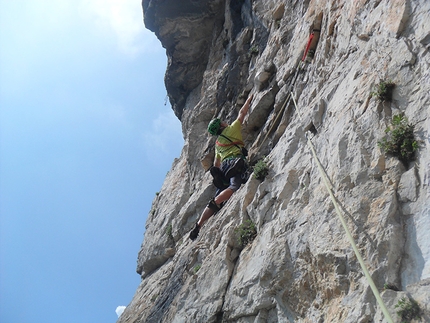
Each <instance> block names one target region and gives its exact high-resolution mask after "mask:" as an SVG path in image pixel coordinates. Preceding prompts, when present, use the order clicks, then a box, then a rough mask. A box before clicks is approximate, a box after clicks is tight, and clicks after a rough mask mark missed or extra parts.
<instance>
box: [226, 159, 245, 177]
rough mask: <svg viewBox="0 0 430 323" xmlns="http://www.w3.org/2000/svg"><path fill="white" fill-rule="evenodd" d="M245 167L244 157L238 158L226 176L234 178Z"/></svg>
mask: <svg viewBox="0 0 430 323" xmlns="http://www.w3.org/2000/svg"><path fill="white" fill-rule="evenodd" d="M244 168H245V160H244V159H243V158H236V159H235V160H234V162H233V163H232V165H231V166H230V167H229V168H228V169H227V170H226V172H225V177H227V178H232V177H235V176H236V175H238V174H240V173H241V172H242V171H243V170H244Z"/></svg>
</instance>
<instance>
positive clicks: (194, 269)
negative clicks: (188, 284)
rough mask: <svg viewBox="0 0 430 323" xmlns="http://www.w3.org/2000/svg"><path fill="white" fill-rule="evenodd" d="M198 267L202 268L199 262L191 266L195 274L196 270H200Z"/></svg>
mask: <svg viewBox="0 0 430 323" xmlns="http://www.w3.org/2000/svg"><path fill="white" fill-rule="evenodd" d="M200 268H202V265H201V264H197V265H195V266H194V268H193V271H194V273H195V274H197V272H198V271H199V270H200Z"/></svg>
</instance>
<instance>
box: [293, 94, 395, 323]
mask: <svg viewBox="0 0 430 323" xmlns="http://www.w3.org/2000/svg"><path fill="white" fill-rule="evenodd" d="M291 97H292V99H293V103H294V107H295V108H296V111H297V114H298V116H299V119H300V121H303V120H302V116H301V113H300V110H299V108H298V107H297V103H296V100H295V99H294V95H293V93H292V92H291ZM305 136H306V140H307V145H308V146H309V149H310V150H311V152H312V156H313V157H314V160H315V162H316V163H317V166H318V170H319V172H320V176H321V178H322V180H323V182H324V185H325V187H326V189H327V191H328V193H329V195H330V199H331V201H332V202H333V205H334V208H335V210H336V213H337V215H338V217H339V220H340V222H341V223H342V226H343V228H344V230H345V233H346V236H347V238H348V240H349V243H350V244H351V246H352V249H353V250H354V253H355V256H356V257H357V259H358V262H359V263H360V266H361V269H362V270H363V273H364V276H365V277H366V279H367V282H368V283H369V285H370V288H371V289H372V292H373V295H375V298H376V301H377V302H378V304H379V306H380V307H381V310H382V313H383V314H384V316H385V319H386V320H387V322H389V323H393V319H392V318H391V316H390V313H389V312H388V310H387V307H386V306H385V304H384V301H383V300H382V298H381V295H379V291H378V288H377V287H376V285H375V282H374V281H373V279H372V277H371V276H370V273H369V271H368V269H367V266H366V264H365V263H364V260H363V258H362V257H361V254H360V252H359V250H358V248H357V245H356V244H355V241H354V238H353V237H352V234H351V232H350V231H349V229H348V226H347V225H346V221H345V218H344V217H343V215H342V212H341V211H340V207H339V204H338V203H337V201H336V198H335V196H334V194H333V192H332V190H331V185H330V181H329V180H328V178H327V175H326V172H325V171H324V168H323V166H322V165H321V163H320V161H319V159H318V156H317V154H316V151H315V147H314V145H313V143H312V141H311V140H310V139H309V136H308V134H307V132H305Z"/></svg>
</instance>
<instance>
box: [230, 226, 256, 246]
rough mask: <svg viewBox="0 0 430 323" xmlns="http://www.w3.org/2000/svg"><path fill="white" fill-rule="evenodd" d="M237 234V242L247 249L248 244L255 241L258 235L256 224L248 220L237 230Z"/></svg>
mask: <svg viewBox="0 0 430 323" xmlns="http://www.w3.org/2000/svg"><path fill="white" fill-rule="evenodd" d="M235 232H236V235H237V241H238V242H239V244H240V245H241V246H242V247H245V246H246V245H247V244H248V243H250V242H251V241H252V240H254V238H255V236H256V235H257V228H256V227H255V223H254V222H252V221H251V220H246V221H245V222H244V223H243V224H241V225H240V226H238V227H237V228H236V230H235Z"/></svg>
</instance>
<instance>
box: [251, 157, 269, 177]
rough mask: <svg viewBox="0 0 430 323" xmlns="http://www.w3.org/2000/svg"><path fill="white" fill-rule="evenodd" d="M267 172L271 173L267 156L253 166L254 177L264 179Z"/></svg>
mask: <svg viewBox="0 0 430 323" xmlns="http://www.w3.org/2000/svg"><path fill="white" fill-rule="evenodd" d="M267 174H269V167H268V166H267V162H266V158H262V159H260V160H259V161H258V162H257V163H256V164H255V165H254V167H253V175H254V178H256V179H258V180H260V181H264V179H265V178H266V176H267Z"/></svg>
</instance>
